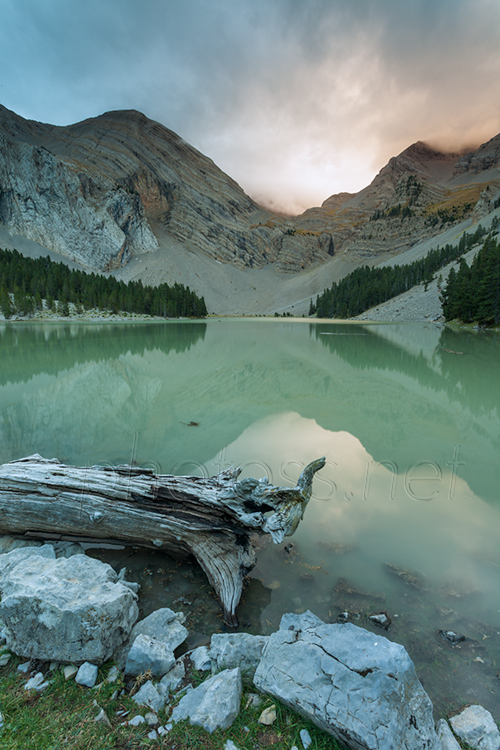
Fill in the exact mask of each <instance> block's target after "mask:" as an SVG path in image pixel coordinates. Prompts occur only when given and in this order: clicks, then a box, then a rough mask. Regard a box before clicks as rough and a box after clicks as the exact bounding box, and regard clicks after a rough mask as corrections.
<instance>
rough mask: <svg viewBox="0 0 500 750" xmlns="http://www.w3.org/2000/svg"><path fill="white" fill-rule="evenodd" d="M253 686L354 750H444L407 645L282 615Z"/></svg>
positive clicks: (306, 615) (306, 616)
mask: <svg viewBox="0 0 500 750" xmlns="http://www.w3.org/2000/svg"><path fill="white" fill-rule="evenodd" d="M254 682H255V685H256V686H257V688H258V689H259V690H261V691H263V692H266V693H269V694H271V695H272V696H274V697H275V698H278V699H279V700H281V701H282V702H283V703H285V705H287V706H289V707H290V708H292V709H293V710H295V711H297V712H298V713H300V714H302V715H303V716H305V717H307V718H308V719H310V720H311V721H313V722H314V723H315V724H316V725H317V726H319V727H320V728H321V729H323V730H325V731H326V732H328V733H329V734H331V735H333V736H334V737H336V738H337V739H338V740H339V741H341V742H344V743H345V744H347V745H348V746H349V747H351V748H353V749H355V750H387V748H405V750H441V749H440V742H439V740H438V737H437V735H436V732H435V729H434V721H433V717H432V704H431V701H430V699H429V697H428V696H427V694H426V693H425V691H424V690H423V688H422V686H421V684H420V682H419V681H418V679H417V676H416V673H415V668H414V666H413V663H412V661H411V659H410V657H409V656H408V654H407V652H406V651H405V649H404V648H403V646H400V645H398V644H396V643H391V641H388V640H387V639H386V638H384V637H383V636H380V635H375V634H373V633H370V632H368V631H367V630H364V629H363V628H359V627H357V626H355V625H352V624H351V623H347V624H343V625H326V624H325V623H323V622H322V621H321V620H320V619H319V618H317V617H315V615H313V614H312V613H310V612H306V613H304V614H303V615H284V616H283V618H282V621H281V625H280V630H279V631H278V632H277V633H273V634H272V635H271V636H270V637H269V641H268V643H267V645H266V646H265V648H264V652H263V655H262V659H261V661H260V664H259V666H258V668H257V671H256V673H255V677H254Z"/></svg>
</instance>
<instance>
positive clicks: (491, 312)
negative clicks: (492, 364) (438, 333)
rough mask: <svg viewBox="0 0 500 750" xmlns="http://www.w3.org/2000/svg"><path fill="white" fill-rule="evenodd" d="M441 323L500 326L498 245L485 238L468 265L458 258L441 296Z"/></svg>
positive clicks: (499, 248) (499, 252) (496, 242)
mask: <svg viewBox="0 0 500 750" xmlns="http://www.w3.org/2000/svg"><path fill="white" fill-rule="evenodd" d="M441 302H442V304H443V314H444V317H445V320H454V319H455V318H459V319H460V320H462V321H463V322H464V323H472V322H475V323H478V324H480V325H496V326H497V325H499V324H500V242H498V241H496V240H495V239H493V237H491V236H490V237H487V239H486V240H485V241H484V244H483V246H482V248H481V249H480V250H479V251H478V253H477V255H476V256H475V258H474V260H473V261H472V263H471V265H470V266H469V265H468V264H467V262H466V260H465V258H462V260H461V261H460V267H459V269H458V271H456V270H455V269H454V268H452V269H451V271H450V273H449V276H448V281H447V283H446V287H445V288H444V289H443V291H442V293H441Z"/></svg>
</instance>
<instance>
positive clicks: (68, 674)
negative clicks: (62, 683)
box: [63, 664, 78, 680]
mask: <svg viewBox="0 0 500 750" xmlns="http://www.w3.org/2000/svg"><path fill="white" fill-rule="evenodd" d="M77 672H78V668H77V667H75V665H74V664H67V665H66V666H65V667H64V669H63V674H64V679H65V680H70V679H71V678H72V677H74V676H75V674H77Z"/></svg>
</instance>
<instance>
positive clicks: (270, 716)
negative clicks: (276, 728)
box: [258, 703, 276, 726]
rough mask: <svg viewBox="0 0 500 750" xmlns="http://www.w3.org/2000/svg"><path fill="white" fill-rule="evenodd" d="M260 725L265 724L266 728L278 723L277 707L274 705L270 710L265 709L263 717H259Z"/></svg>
mask: <svg viewBox="0 0 500 750" xmlns="http://www.w3.org/2000/svg"><path fill="white" fill-rule="evenodd" d="M258 721H259V724H265V725H266V726H270V725H271V724H274V722H275V721H276V706H275V705H274V703H273V705H272V706H269V708H265V709H264V710H263V711H262V713H261V715H260V716H259V719H258Z"/></svg>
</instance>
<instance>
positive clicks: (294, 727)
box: [0, 656, 343, 750]
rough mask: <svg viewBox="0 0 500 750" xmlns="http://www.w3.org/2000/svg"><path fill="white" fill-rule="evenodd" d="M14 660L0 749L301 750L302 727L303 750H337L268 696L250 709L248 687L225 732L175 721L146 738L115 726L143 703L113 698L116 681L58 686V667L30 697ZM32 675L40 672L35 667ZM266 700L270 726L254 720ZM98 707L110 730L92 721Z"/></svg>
mask: <svg viewBox="0 0 500 750" xmlns="http://www.w3.org/2000/svg"><path fill="white" fill-rule="evenodd" d="M19 663H20V659H19V658H17V657H14V656H13V657H12V658H11V660H10V662H9V664H8V665H7V666H5V667H1V668H0V711H1V712H2V714H3V718H4V728H3V731H2V732H1V734H0V747H2V750H31V749H34V750H35V749H36V750H62V749H63V748H64V750H129V749H130V750H134V749H135V748H159V749H160V750H191V748H192V749H193V750H198V749H203V750H221V749H222V748H223V747H224V745H225V743H226V741H227V740H229V739H231V740H232V741H233V742H234V744H235V745H236V746H237V747H238V748H240V750H260V748H268V747H272V748H275V749H276V750H290V748H291V747H292V746H293V745H296V746H297V747H298V748H300V749H302V743H301V741H300V736H299V733H300V730H301V729H304V728H305V729H307V730H308V731H309V733H310V735H311V738H312V745H311V746H310V750H343V746H341V745H339V744H337V743H336V742H335V740H334V739H333V737H331V736H329V735H328V734H326V733H325V732H323V731H321V730H320V729H317V728H316V727H315V726H314V725H313V724H311V723H310V722H308V721H306V720H305V719H302V718H301V717H299V716H297V715H296V714H294V713H293V712H292V711H290V710H289V709H288V708H286V707H285V706H282V705H281V704H279V703H278V702H277V701H275V700H273V699H271V698H270V697H268V696H262V701H261V703H260V705H259V706H257V707H254V706H252V705H247V704H248V693H249V692H254V689H253V686H250V687H248V686H244V689H243V695H242V702H241V711H240V714H239V716H238V717H237V719H236V720H235V721H234V723H233V725H232V726H231V727H230V728H229V729H227V730H224V731H223V730H217V731H215V732H214V733H213V734H208V732H206V731H205V730H204V729H201V728H200V727H195V726H191V724H189V723H188V722H179V723H178V724H175V725H174V727H173V729H172V730H171V731H170V732H169V733H168V734H167V735H165V736H163V737H158V739H156V740H151V739H149V738H148V736H147V735H148V733H149V732H150V731H151V729H152V727H150V726H148V725H147V724H141V725H140V726H138V727H131V726H121V723H122V722H124V721H125V720H126V718H128V719H130V718H132V717H133V716H135V715H136V714H142V715H143V716H144V715H145V714H146V713H148V712H149V711H150V709H149V708H147V707H145V706H137V705H136V704H135V703H134V702H133V701H132V699H131V698H130V697H129V696H128V694H125V695H123V696H121V697H120V696H118V697H115V698H113V694H114V693H115V691H117V690H118V691H119V692H120V691H121V690H122V689H123V687H124V686H123V679H122V677H121V676H120V677H119V678H118V681H117V682H115V683H106V682H104V683H103V684H102V686H101V687H99V688H97V689H89V688H85V687H82V686H80V685H77V684H76V683H75V681H74V679H71V680H68V681H66V680H65V679H64V675H63V673H62V669H57V670H55V671H53V672H52V673H50V674H48V675H47V676H48V678H49V679H50V681H51V682H50V685H49V687H48V688H46V689H45V690H44V691H42V692H41V693H38V692H36V691H34V690H32V691H26V690H25V689H24V685H25V684H26V682H27V679H28V675H26V674H22V673H20V672H18V671H17V666H18V664H19ZM109 667H110V664H105V665H104V666H103V667H101V668H100V670H99V677H98V683H99V682H100V681H101V680H104V679H105V678H106V676H107V673H108V671H109ZM36 671H43V665H41V669H40V670H36ZM201 679H202V676H201V675H200V674H199V673H198V674H194V675H191V681H192V682H196V683H199V682H200V681H201ZM94 701H96V702H97V704H98V705H95V703H94ZM174 702H175V701H173V702H172V703H171V704H167V706H166V707H165V709H164V710H163V711H161V712H160V714H159V716H158V719H159V722H160V723H161V724H162V725H165V724H166V723H168V720H169V716H170V714H171V710H172V705H173V704H174ZM272 703H274V705H275V706H276V712H277V718H276V721H275V723H274V724H273V725H272V726H269V727H267V726H263V725H261V724H259V723H258V718H259V716H260V714H261V712H262V711H263V710H264V708H267V707H268V706H270V705H271V704H272ZM101 708H102V709H104V711H105V712H106V715H107V716H108V718H109V720H110V722H111V727H109V726H107V725H106V724H104V723H102V722H98V723H96V722H95V718H96V716H97V715H98V714H99V712H100V710H101ZM118 711H129V714H128V715H127V716H126V717H124V716H118V715H117V712H118Z"/></svg>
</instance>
